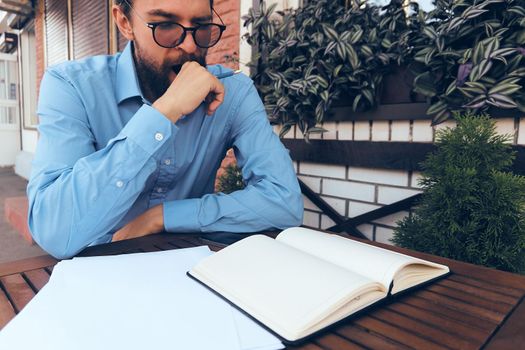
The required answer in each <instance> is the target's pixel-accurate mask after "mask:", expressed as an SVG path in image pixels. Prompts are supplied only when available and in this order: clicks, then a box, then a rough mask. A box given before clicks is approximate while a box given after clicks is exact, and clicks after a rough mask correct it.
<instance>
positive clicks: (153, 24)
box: [124, 0, 226, 49]
mask: <svg viewBox="0 0 525 350" xmlns="http://www.w3.org/2000/svg"><path fill="white" fill-rule="evenodd" d="M124 2H125V3H126V4H127V5H128V6H129V8H130V9H131V10H133V12H135V14H136V15H137V17H138V18H140V20H141V21H142V22H143V23H144V24H145V25H146V26H147V27H148V28H150V29H151V35H152V36H153V40H154V41H155V43H156V44H157V45H159V46H160V47H164V48H166V49H172V48H174V47H177V46H179V45H180V44H182V43H183V42H184V40H186V34H187V32H191V35H192V37H193V42H195V45H197V46H198V47H200V48H202V49H207V48H210V47H212V46H214V45H217V43H218V42H219V41H220V40H221V37H222V33H223V32H224V31H225V30H226V25H225V24H224V22H223V20H222V18H221V16H219V14H218V13H217V11H215V9H214V8H213V7H212V11H213V13H215V14H216V15H217V17H218V18H219V20H220V21H221V24H218V23H202V24H199V25H197V26H195V27H185V26H183V25H182V24H180V23H177V22H170V21H163V22H147V21H146V20H145V19H144V18H143V17H142V16H141V15H140V14H139V13H138V12H137V11H136V10H135V9H134V8H133V6H131V4H130V3H129V1H128V0H124ZM163 24H174V25H177V26H179V27H181V28H182V35H181V36H180V38H179V39H178V40H177V41H176V43H175V44H174V45H172V46H166V45H162V44H160V43H159V42H158V41H157V37H156V36H155V30H156V29H157V27H158V26H160V25H163ZM205 26H216V27H218V28H219V37H218V38H217V41H216V42H215V43H213V44H212V45H208V46H203V45H199V43H198V42H197V38H196V36H195V32H196V31H197V30H198V29H200V28H201V27H205Z"/></svg>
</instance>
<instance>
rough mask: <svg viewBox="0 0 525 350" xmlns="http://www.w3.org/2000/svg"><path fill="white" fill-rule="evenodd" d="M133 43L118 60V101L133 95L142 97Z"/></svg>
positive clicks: (129, 44) (127, 46)
mask: <svg viewBox="0 0 525 350" xmlns="http://www.w3.org/2000/svg"><path fill="white" fill-rule="evenodd" d="M132 45H133V42H132V41H130V42H129V43H128V44H127V45H126V48H125V49H124V51H123V52H122V53H121V54H120V57H119V58H118V61H117V78H116V88H117V91H116V92H117V100H118V103H121V102H122V101H124V100H126V99H128V98H131V97H136V96H138V97H142V92H141V91H140V85H139V80H138V78H137V72H136V70H135V61H134V60H133V47H132Z"/></svg>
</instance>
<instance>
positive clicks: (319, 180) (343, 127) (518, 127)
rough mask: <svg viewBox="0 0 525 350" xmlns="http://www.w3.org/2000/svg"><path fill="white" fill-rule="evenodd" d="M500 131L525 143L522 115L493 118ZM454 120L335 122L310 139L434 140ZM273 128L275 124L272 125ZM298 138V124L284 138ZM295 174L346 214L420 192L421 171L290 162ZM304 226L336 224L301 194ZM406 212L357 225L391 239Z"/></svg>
mask: <svg viewBox="0 0 525 350" xmlns="http://www.w3.org/2000/svg"><path fill="white" fill-rule="evenodd" d="M496 125H497V131H498V132H499V133H504V134H511V135H512V137H513V143H514V144H520V145H525V116H524V117H523V118H519V119H514V118H502V119H497V120H496ZM455 126H456V123H455V122H454V121H447V122H444V123H441V124H439V125H437V126H434V127H433V126H431V121H430V120H414V121H410V120H394V121H388V120H385V121H374V122H372V123H370V122H369V121H354V122H352V121H339V122H326V123H324V124H323V125H322V127H323V128H325V129H326V130H328V131H327V132H326V133H324V134H323V135H322V136H321V135H313V137H311V139H321V138H322V139H324V140H356V141H382V142H385V141H387V142H388V141H394V142H424V143H428V142H433V140H434V139H435V134H436V132H437V131H438V130H442V129H443V128H446V127H455ZM274 129H275V131H276V133H278V132H279V130H280V128H279V127H274ZM292 137H296V138H298V139H300V138H302V135H301V133H300V132H299V131H298V129H297V128H292V130H291V131H290V133H289V134H288V135H287V138H292ZM294 168H295V169H296V171H297V173H298V177H299V178H300V179H301V180H302V181H303V182H304V183H305V184H306V185H307V186H308V187H310V188H311V189H312V190H313V191H314V192H315V193H317V194H319V195H321V198H323V199H324V200H325V201H326V202H327V203H328V204H329V205H330V206H331V207H333V208H334V209H335V210H336V211H337V212H338V213H339V214H340V215H342V216H344V217H356V216H359V215H361V214H364V213H367V212H370V211H372V210H375V209H377V208H380V207H382V206H384V205H388V204H391V203H394V202H397V201H399V200H402V199H405V198H407V197H410V196H413V195H415V194H417V193H421V188H420V186H419V183H418V181H419V180H420V179H421V173H420V172H417V171H414V172H409V171H397V170H387V169H372V168H362V167H354V166H349V167H347V166H343V165H328V164H317V163H312V162H294ZM304 205H305V215H304V225H305V226H309V227H313V228H318V229H319V228H321V229H326V228H329V227H331V226H333V225H335V223H334V222H333V221H332V220H331V219H330V218H329V217H328V216H326V215H325V214H323V213H321V210H320V209H319V208H317V207H316V206H315V205H314V204H313V203H312V202H311V201H309V200H308V199H306V198H305V201H304ZM407 215H408V212H407V211H403V212H399V213H394V214H392V215H389V216H386V217H383V218H379V219H377V220H375V221H374V222H371V223H366V224H363V225H360V226H359V227H358V229H359V230H360V231H361V232H362V233H363V234H365V235H366V236H367V237H368V238H369V239H375V240H377V241H378V242H383V243H388V244H391V242H390V239H391V238H392V235H393V229H394V227H395V226H396V222H398V221H400V220H402V219H403V218H404V217H406V216H407Z"/></svg>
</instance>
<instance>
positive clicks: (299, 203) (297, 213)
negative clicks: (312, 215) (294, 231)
mask: <svg viewBox="0 0 525 350" xmlns="http://www.w3.org/2000/svg"><path fill="white" fill-rule="evenodd" d="M284 205H285V208H286V212H287V218H286V221H285V222H284V223H283V227H282V228H283V229H284V228H288V227H295V226H301V225H302V224H303V214H304V208H303V205H304V202H303V195H302V194H301V192H295V191H294V192H292V193H291V194H290V196H289V198H288V200H287V201H286V203H284Z"/></svg>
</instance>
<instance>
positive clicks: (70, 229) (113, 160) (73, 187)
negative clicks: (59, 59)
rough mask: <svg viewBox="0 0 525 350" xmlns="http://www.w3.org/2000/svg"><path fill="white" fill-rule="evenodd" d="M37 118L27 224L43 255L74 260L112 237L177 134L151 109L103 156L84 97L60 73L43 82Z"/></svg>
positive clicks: (144, 109)
mask: <svg viewBox="0 0 525 350" xmlns="http://www.w3.org/2000/svg"><path fill="white" fill-rule="evenodd" d="M38 115H39V118H40V125H39V132H40V138H39V141H38V146H37V151H36V154H35V159H34V162H33V169H32V174H31V178H30V181H29V185H28V190H27V193H28V198H29V217H28V223H29V227H30V230H31V233H32V235H33V238H34V239H35V241H36V242H37V243H38V244H39V245H40V246H41V247H42V248H43V249H45V250H46V251H47V252H49V253H50V254H52V255H53V256H55V257H57V258H67V257H71V256H73V255H74V254H76V253H77V252H78V251H80V250H81V249H83V248H84V247H86V246H87V245H89V244H90V243H92V242H94V241H95V240H97V239H99V238H100V237H102V236H104V235H106V234H107V233H108V231H110V230H111V229H112V228H113V226H114V225H115V224H116V223H117V222H118V221H119V220H120V219H121V218H122V217H123V216H124V215H125V214H126V212H127V211H128V210H129V208H130V207H131V205H132V204H133V202H134V201H135V199H136V198H137V197H138V196H139V194H140V193H141V191H142V189H143V187H144V183H145V181H146V179H147V178H148V176H149V175H150V174H151V173H152V172H154V171H155V169H156V159H155V156H156V154H159V153H160V152H163V150H164V149H165V147H167V144H168V143H169V142H170V141H169V140H170V139H171V138H173V137H174V136H175V134H176V133H177V127H176V126H174V125H173V124H172V123H171V122H170V121H169V120H167V119H166V118H165V117H164V116H163V115H162V114H160V113H159V112H158V111H157V110H155V109H154V108H152V107H150V106H148V105H144V106H142V107H141V108H140V109H139V110H138V111H137V112H136V114H135V115H134V116H133V117H132V118H131V120H130V121H129V122H128V123H127V124H126V125H125V127H124V128H123V129H122V130H121V132H120V133H119V134H118V135H116V136H115V137H114V138H113V139H111V140H110V141H109V142H108V143H107V145H106V146H105V147H104V148H102V149H99V150H96V149H95V144H94V143H95V138H94V135H93V133H92V130H91V128H90V125H89V122H88V118H87V115H86V111H85V108H84V106H83V103H82V99H81V98H80V94H79V93H78V91H76V89H75V87H74V86H73V84H71V83H70V82H69V81H68V80H67V77H65V76H64V75H62V74H61V73H60V72H57V71H53V70H48V71H47V72H46V74H45V75H44V78H43V80H42V83H41V88H40V98H39V105H38Z"/></svg>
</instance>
